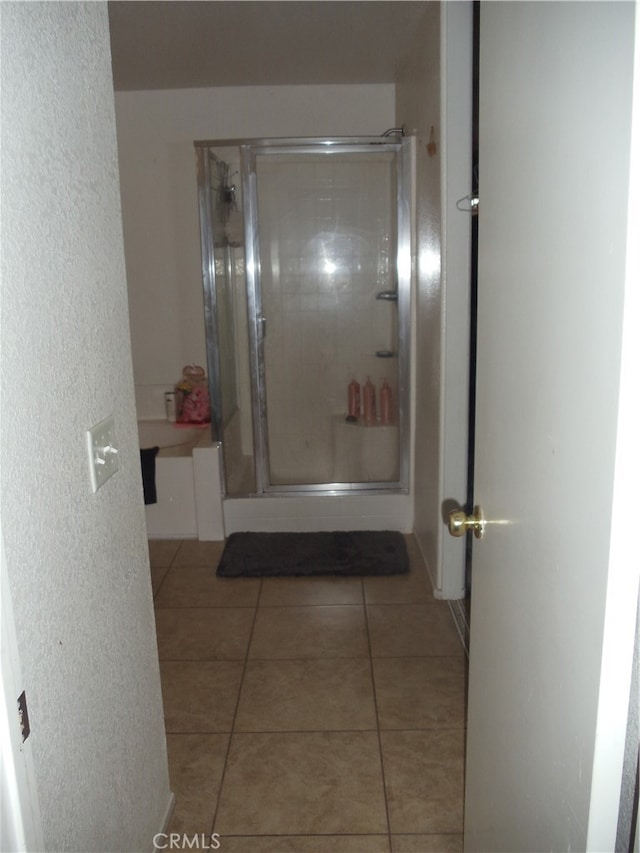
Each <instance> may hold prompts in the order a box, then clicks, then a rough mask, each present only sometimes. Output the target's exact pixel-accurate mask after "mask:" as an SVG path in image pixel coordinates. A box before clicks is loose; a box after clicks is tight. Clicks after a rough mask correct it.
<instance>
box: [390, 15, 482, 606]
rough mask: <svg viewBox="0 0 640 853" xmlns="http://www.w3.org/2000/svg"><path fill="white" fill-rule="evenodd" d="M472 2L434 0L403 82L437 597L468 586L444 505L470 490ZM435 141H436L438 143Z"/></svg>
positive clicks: (423, 441) (418, 401)
mask: <svg viewBox="0 0 640 853" xmlns="http://www.w3.org/2000/svg"><path fill="white" fill-rule="evenodd" d="M471 65H472V3H471V2H470V0H459V1H458V2H456V3H446V4H443V5H441V4H436V3H432V4H430V5H429V8H428V14H427V17H426V18H425V20H424V23H423V26H422V28H421V30H420V31H418V32H417V33H416V39H415V42H414V47H413V51H412V53H411V56H410V57H409V59H408V62H407V64H406V66H405V68H404V69H403V73H402V78H401V80H400V82H399V85H398V88H397V94H396V98H397V123H398V124H405V125H406V126H407V127H408V128H411V130H412V131H415V133H416V135H417V142H416V231H417V257H416V263H417V276H416V278H417V287H416V302H415V312H416V314H415V318H416V319H415V326H416V358H415V435H416V447H415V468H414V493H415V504H414V510H415V517H414V530H415V534H416V536H417V538H418V542H419V545H420V548H421V550H422V552H423V555H424V557H425V560H426V562H427V565H428V566H429V570H430V572H431V573H432V578H433V581H434V586H435V590H436V595H437V596H438V597H441V598H448V599H458V598H463V597H464V594H465V548H464V540H463V539H453V538H452V537H450V536H448V535H447V534H446V527H445V523H444V515H445V514H446V510H445V506H446V507H447V508H450V505H453V504H456V505H457V504H460V505H464V504H465V501H466V489H467V447H468V387H469V385H468V383H469V322H470V316H469V306H470V280H471V279H470V276H471V269H470V246H471V217H470V215H469V214H468V213H464V212H462V211H460V210H458V209H457V207H456V202H457V200H459V199H461V198H463V197H464V196H466V195H467V194H468V193H469V192H470V191H471V156H472V151H471V145H472V67H471ZM432 143H435V146H434V145H432Z"/></svg>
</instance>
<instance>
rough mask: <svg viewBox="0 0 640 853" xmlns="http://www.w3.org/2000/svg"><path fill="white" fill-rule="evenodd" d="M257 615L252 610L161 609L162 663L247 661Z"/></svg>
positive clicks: (158, 621)
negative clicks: (170, 661) (167, 661)
mask: <svg viewBox="0 0 640 853" xmlns="http://www.w3.org/2000/svg"><path fill="white" fill-rule="evenodd" d="M254 613H255V610H254V609H253V608H251V607H213V608H197V607H191V608H171V609H163V608H160V609H158V610H156V631H157V634H158V655H159V657H160V660H244V658H245V656H246V652H247V646H248V643H249V637H250V635H251V626H252V624H253V617H254Z"/></svg>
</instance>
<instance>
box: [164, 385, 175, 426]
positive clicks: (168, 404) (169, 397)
mask: <svg viewBox="0 0 640 853" xmlns="http://www.w3.org/2000/svg"><path fill="white" fill-rule="evenodd" d="M164 408H165V411H166V413H167V420H168V421H169V422H170V423H172V424H174V423H175V422H176V392H175V391H165V392H164Z"/></svg>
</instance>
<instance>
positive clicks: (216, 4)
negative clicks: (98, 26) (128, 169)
mask: <svg viewBox="0 0 640 853" xmlns="http://www.w3.org/2000/svg"><path fill="white" fill-rule="evenodd" d="M428 5H429V2H418V0H410V2H404V0H358V2H351V0H320V2H317V0H309V1H308V2H299V0H258V2H254V0H234V2H228V1H227V0H196V2H192V0H179V1H178V2H174V1H173V0H161V2H155V0H154V1H153V2H141V0H132V1H131V2H129V0H114V2H110V3H109V22H110V27H111V51H112V58H113V78H114V87H115V89H116V90H126V89H182V88H197V87H206V86H251V85H283V84H290V85H293V84H307V85H310V84H331V83H392V82H394V81H395V78H396V74H397V71H398V68H399V66H400V65H401V64H402V61H403V58H404V56H406V54H407V51H408V47H409V44H410V42H411V40H412V38H413V36H414V34H415V31H416V29H417V27H418V25H419V22H420V21H421V19H422V18H423V17H424V15H425V14H426V9H427V6H428Z"/></svg>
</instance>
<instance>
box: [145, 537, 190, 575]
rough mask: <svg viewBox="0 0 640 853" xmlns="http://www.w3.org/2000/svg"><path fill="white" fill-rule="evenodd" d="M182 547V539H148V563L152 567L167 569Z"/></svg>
mask: <svg viewBox="0 0 640 853" xmlns="http://www.w3.org/2000/svg"><path fill="white" fill-rule="evenodd" d="M180 545H182V539H149V562H150V563H151V566H152V567H158V568H167V569H168V568H169V566H170V565H171V563H172V562H173V560H174V557H175V556H176V554H177V553H178V549H179V548H180Z"/></svg>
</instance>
